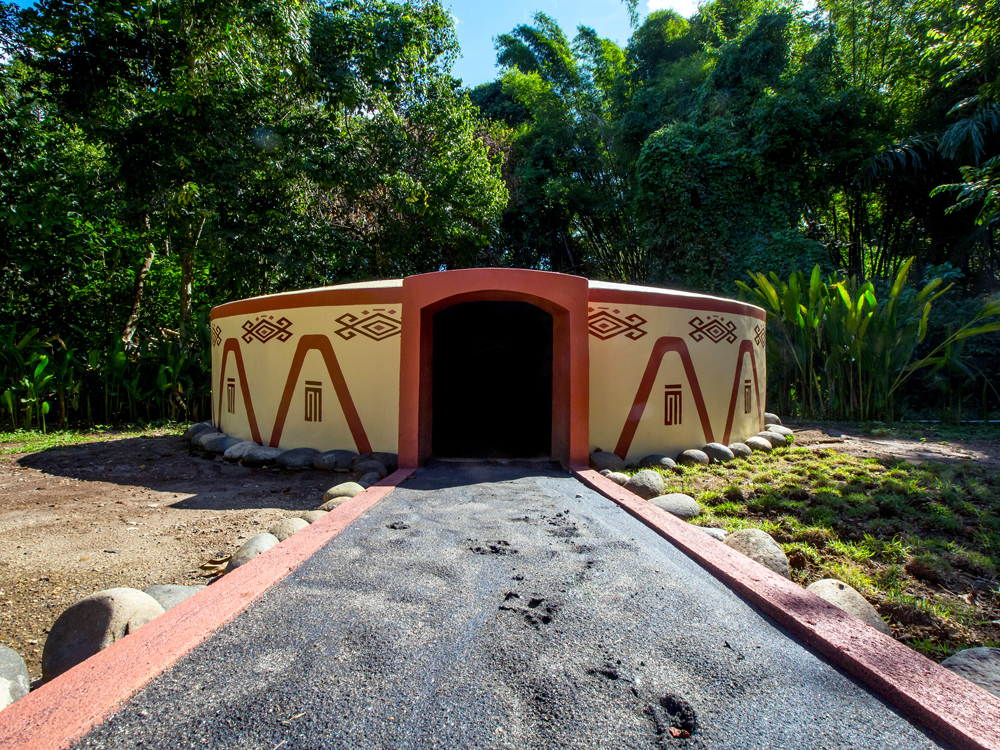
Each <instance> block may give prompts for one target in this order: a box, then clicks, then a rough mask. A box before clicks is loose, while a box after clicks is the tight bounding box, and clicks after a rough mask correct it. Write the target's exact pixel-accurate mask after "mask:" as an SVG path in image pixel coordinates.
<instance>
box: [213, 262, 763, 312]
mask: <svg viewBox="0 0 1000 750" xmlns="http://www.w3.org/2000/svg"><path fill="white" fill-rule="evenodd" d="M469 270H477V271H497V272H500V273H504V272H507V271H511V270H520V271H533V272H535V273H539V274H551V273H554V272H552V271H539V270H537V269H508V268H481V269H454V270H452V271H432V272H430V273H427V274H417V275H418V276H431V275H436V274H448V273H455V272H459V273H461V272H463V271H469ZM557 275H559V276H567V275H570V274H557ZM406 278H413V277H406ZM578 278H580V277H578ZM586 281H587V285H588V289H589V292H590V299H591V300H593V301H598V302H600V301H608V302H611V301H619V302H627V303H630V304H637V305H656V306H660V305H663V306H669V307H680V306H682V305H683V304H684V303H688V304H690V305H691V306H692V307H693V308H695V309H705V310H717V311H719V312H729V313H735V314H742V315H750V316H752V317H755V318H760V319H761V320H763V319H765V311H764V310H763V309H762V308H760V307H758V306H756V305H752V304H749V303H747V302H740V301H739V300H733V299H728V298H726V297H715V296H712V295H709V294H698V293H696V292H686V291H681V290H678V289H664V288H661V287H653V286H640V285H638V284H622V283H618V282H612V281H599V280H596V279H587V280H586ZM404 282H405V279H382V280H375V281H358V282H350V283H347V284H332V285H330V286H321V287H312V288H309V289H296V290H293V291H288V292H278V293H276V294H265V295H261V296H260V297H250V298H247V299H242V300H234V301H232V302H224V303H222V304H220V305H216V306H215V307H213V308H212V310H211V317H212V318H213V319H214V318H216V317H227V316H229V315H240V314H247V313H255V312H262V311H266V310H273V309H281V308H283V307H285V308H294V307H309V306H314V305H322V304H325V301H324V299H323V298H330V295H331V294H332V295H333V297H340V293H341V292H354V294H353V295H349V296H352V297H353V296H355V295H356V296H357V297H358V299H357V300H356V302H357V303H358V304H371V303H373V302H376V303H377V302H380V301H384V300H386V297H385V296H384V295H385V294H386V293H387V292H388V293H391V292H392V291H394V290H400V289H402V287H403V285H404ZM619 295H626V296H627V297H628V298H629V299H622V298H621V297H620V296H619ZM338 302H339V303H340V304H343V302H340V301H339V300H338ZM330 303H332V304H335V303H334V300H333V298H330Z"/></svg>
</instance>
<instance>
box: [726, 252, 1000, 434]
mask: <svg viewBox="0 0 1000 750" xmlns="http://www.w3.org/2000/svg"><path fill="white" fill-rule="evenodd" d="M913 260H914V259H913V258H908V259H907V260H906V261H904V262H903V264H902V266H901V268H900V269H899V271H898V273H897V274H896V277H895V280H894V281H893V284H892V286H891V287H890V288H889V291H888V294H886V295H884V296H882V297H881V299H880V298H879V295H878V294H877V293H876V286H875V284H874V283H873V282H872V281H870V280H869V281H865V282H859V281H858V279H857V278H856V277H854V276H851V277H849V278H846V279H843V278H840V279H838V278H837V277H836V276H831V277H829V278H827V279H825V280H824V279H823V278H822V275H821V273H820V269H819V266H816V267H815V268H814V269H813V271H812V273H811V274H810V275H809V277H806V275H805V274H804V273H802V272H801V271H796V272H793V273H792V274H790V276H789V278H788V281H787V282H785V281H783V280H782V279H779V278H778V276H777V274H774V273H772V274H771V276H770V278H768V277H767V276H766V275H765V274H763V273H753V272H749V275H750V277H751V279H752V280H753V281H754V286H753V287H751V286H750V285H748V284H746V283H744V282H742V281H737V284H738V285H739V287H740V288H741V289H742V290H743V291H744V292H746V293H747V294H749V295H750V296H751V298H752V299H753V300H755V301H756V302H758V303H759V304H760V305H761V306H762V307H764V309H765V310H767V312H768V314H769V325H768V331H769V335H768V341H769V343H770V345H771V347H773V349H774V350H775V352H777V354H778V356H780V357H781V364H782V388H781V393H789V394H792V393H794V395H795V403H787V402H786V403H785V404H783V405H782V406H783V408H785V409H786V410H787V411H792V410H794V411H796V412H798V413H800V414H804V415H810V416H821V417H826V418H831V419H842V418H853V419H861V420H874V419H883V420H888V421H892V420H893V419H895V416H896V399H897V395H898V394H899V392H900V389H901V388H902V387H903V385H904V384H905V383H906V382H907V380H908V379H909V378H910V377H911V376H912V375H913V374H914V373H915V372H917V371H919V370H922V369H924V368H942V367H944V366H946V365H947V364H948V363H949V362H953V361H955V349H954V345H955V344H956V343H957V342H959V341H962V340H963V339H967V338H970V337H973V336H978V335H982V334H986V333H992V332H995V331H1000V320H997V319H995V318H996V316H1000V300H997V301H993V302H990V303H988V304H986V305H985V306H984V307H983V308H982V309H981V310H980V311H979V312H978V313H977V314H976V315H975V316H974V317H973V318H972V319H971V320H969V321H967V322H965V323H964V324H962V325H961V326H959V327H958V328H957V329H956V330H954V331H953V332H950V333H949V334H948V335H947V336H946V337H945V338H944V339H943V340H942V341H941V342H939V343H938V344H937V345H936V346H934V347H933V348H930V350H929V351H928V352H927V353H926V354H924V355H923V356H920V357H919V358H918V357H917V347H918V345H919V344H921V343H922V342H923V341H924V339H925V337H926V335H927V321H928V318H929V316H930V313H931V308H932V305H933V303H934V302H935V301H936V300H937V299H939V298H940V297H941V296H942V295H943V294H945V293H946V292H948V291H949V289H951V285H948V286H944V287H943V288H942V286H943V284H944V281H943V279H941V278H935V279H932V280H930V281H929V282H928V283H927V284H925V285H924V287H923V288H922V289H920V290H919V291H917V290H914V289H910V288H908V287H907V286H906V280H907V276H908V275H909V273H910V269H911V267H912V265H913Z"/></svg>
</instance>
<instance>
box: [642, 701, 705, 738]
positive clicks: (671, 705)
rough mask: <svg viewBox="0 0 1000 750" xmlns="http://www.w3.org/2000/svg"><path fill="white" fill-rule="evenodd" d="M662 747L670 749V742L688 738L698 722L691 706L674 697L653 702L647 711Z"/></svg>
mask: <svg viewBox="0 0 1000 750" xmlns="http://www.w3.org/2000/svg"><path fill="white" fill-rule="evenodd" d="M647 713H648V714H649V716H650V718H652V720H653V724H654V726H655V727H656V733H657V735H659V737H660V744H661V745H662V746H663V747H670V746H671V745H670V740H674V739H683V738H685V737H690V736H691V735H692V734H694V733H695V730H697V728H698V720H697V717H696V716H695V713H694V709H693V708H691V704H690V703H688V702H687V701H686V700H684V699H683V698H680V697H678V696H676V695H665V696H663V697H662V698H660V699H659V700H657V701H654V702H653V703H652V704H651V705H650V706H649V709H648V710H647Z"/></svg>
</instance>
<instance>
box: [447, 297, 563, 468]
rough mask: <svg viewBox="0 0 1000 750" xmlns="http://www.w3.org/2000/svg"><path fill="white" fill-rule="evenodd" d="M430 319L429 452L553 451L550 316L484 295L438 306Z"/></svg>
mask: <svg viewBox="0 0 1000 750" xmlns="http://www.w3.org/2000/svg"><path fill="white" fill-rule="evenodd" d="M433 326H434V332H433V342H434V351H433V353H432V362H433V366H432V370H433V376H432V389H433V402H432V414H431V453H432V455H434V456H437V457H439V458H538V457H543V456H549V455H551V453H552V316H551V315H550V314H549V313H547V312H545V310H542V309H541V308H539V307H536V306H535V305H532V304H529V303H527V302H517V301H496V300H493V301H488V300H484V301H478V302H462V303H458V304H455V305H452V306H450V307H446V308H444V309H442V310H438V311H437V312H436V313H434V319H433Z"/></svg>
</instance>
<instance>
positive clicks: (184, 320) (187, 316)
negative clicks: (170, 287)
mask: <svg viewBox="0 0 1000 750" xmlns="http://www.w3.org/2000/svg"><path fill="white" fill-rule="evenodd" d="M193 278H194V253H193V252H186V253H181V321H180V327H179V329H178V330H179V333H180V342H181V346H182V347H183V346H185V341H186V340H187V328H188V323H189V322H190V321H191V291H192V287H193V281H192V280H193Z"/></svg>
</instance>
